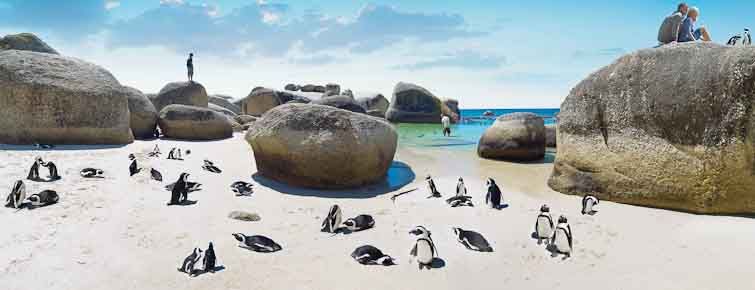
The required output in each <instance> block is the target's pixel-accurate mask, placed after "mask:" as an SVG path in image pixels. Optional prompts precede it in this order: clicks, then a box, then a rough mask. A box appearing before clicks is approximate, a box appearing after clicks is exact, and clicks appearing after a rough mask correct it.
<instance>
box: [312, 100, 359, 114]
mask: <svg viewBox="0 0 755 290" xmlns="http://www.w3.org/2000/svg"><path fill="white" fill-rule="evenodd" d="M312 104H317V105H325V106H331V107H336V108H339V109H343V110H347V111H352V112H354V113H362V114H364V113H367V111H365V109H364V107H362V106H361V105H359V104H358V103H357V102H356V101H355V100H354V99H352V98H350V97H348V96H333V97H327V98H322V99H319V100H317V101H313V102H312Z"/></svg>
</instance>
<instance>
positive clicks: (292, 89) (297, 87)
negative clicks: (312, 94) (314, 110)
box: [283, 84, 301, 92]
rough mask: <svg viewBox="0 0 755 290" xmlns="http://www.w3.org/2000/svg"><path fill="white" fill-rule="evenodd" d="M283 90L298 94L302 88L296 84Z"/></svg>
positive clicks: (288, 85)
mask: <svg viewBox="0 0 755 290" xmlns="http://www.w3.org/2000/svg"><path fill="white" fill-rule="evenodd" d="M283 89H284V90H287V91H293V92H296V91H298V90H299V89H301V87H299V85H296V84H287V85H286V86H285V87H283Z"/></svg>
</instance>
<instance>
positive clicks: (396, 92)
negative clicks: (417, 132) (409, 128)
mask: <svg viewBox="0 0 755 290" xmlns="http://www.w3.org/2000/svg"><path fill="white" fill-rule="evenodd" d="M385 118H386V119H388V121H391V122H395V123H440V119H441V102H440V99H438V97H436V96H435V95H433V94H432V93H431V92H430V91H428V90H426V89H425V88H423V87H420V86H418V85H415V84H410V83H403V82H400V83H398V84H396V87H394V88H393V99H392V100H391V104H390V107H388V111H386V113H385Z"/></svg>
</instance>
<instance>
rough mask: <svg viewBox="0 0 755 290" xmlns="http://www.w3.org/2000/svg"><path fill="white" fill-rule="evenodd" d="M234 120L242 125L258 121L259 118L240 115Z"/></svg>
mask: <svg viewBox="0 0 755 290" xmlns="http://www.w3.org/2000/svg"><path fill="white" fill-rule="evenodd" d="M233 119H234V120H236V122H238V123H239V124H241V125H244V124H248V123H252V122H254V121H257V117H254V116H249V115H238V116H236V117H234V118H233Z"/></svg>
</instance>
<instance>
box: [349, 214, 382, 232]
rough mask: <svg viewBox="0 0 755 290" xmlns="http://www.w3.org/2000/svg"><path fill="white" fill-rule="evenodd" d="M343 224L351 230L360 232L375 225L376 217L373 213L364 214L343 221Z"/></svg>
mask: <svg viewBox="0 0 755 290" xmlns="http://www.w3.org/2000/svg"><path fill="white" fill-rule="evenodd" d="M343 225H344V227H345V228H346V229H348V230H349V231H352V232H358V231H363V230H366V229H370V228H372V227H374V226H375V219H374V218H372V216H371V215H366V214H362V215H358V216H357V217H355V218H350V219H347V220H346V221H345V222H343Z"/></svg>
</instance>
